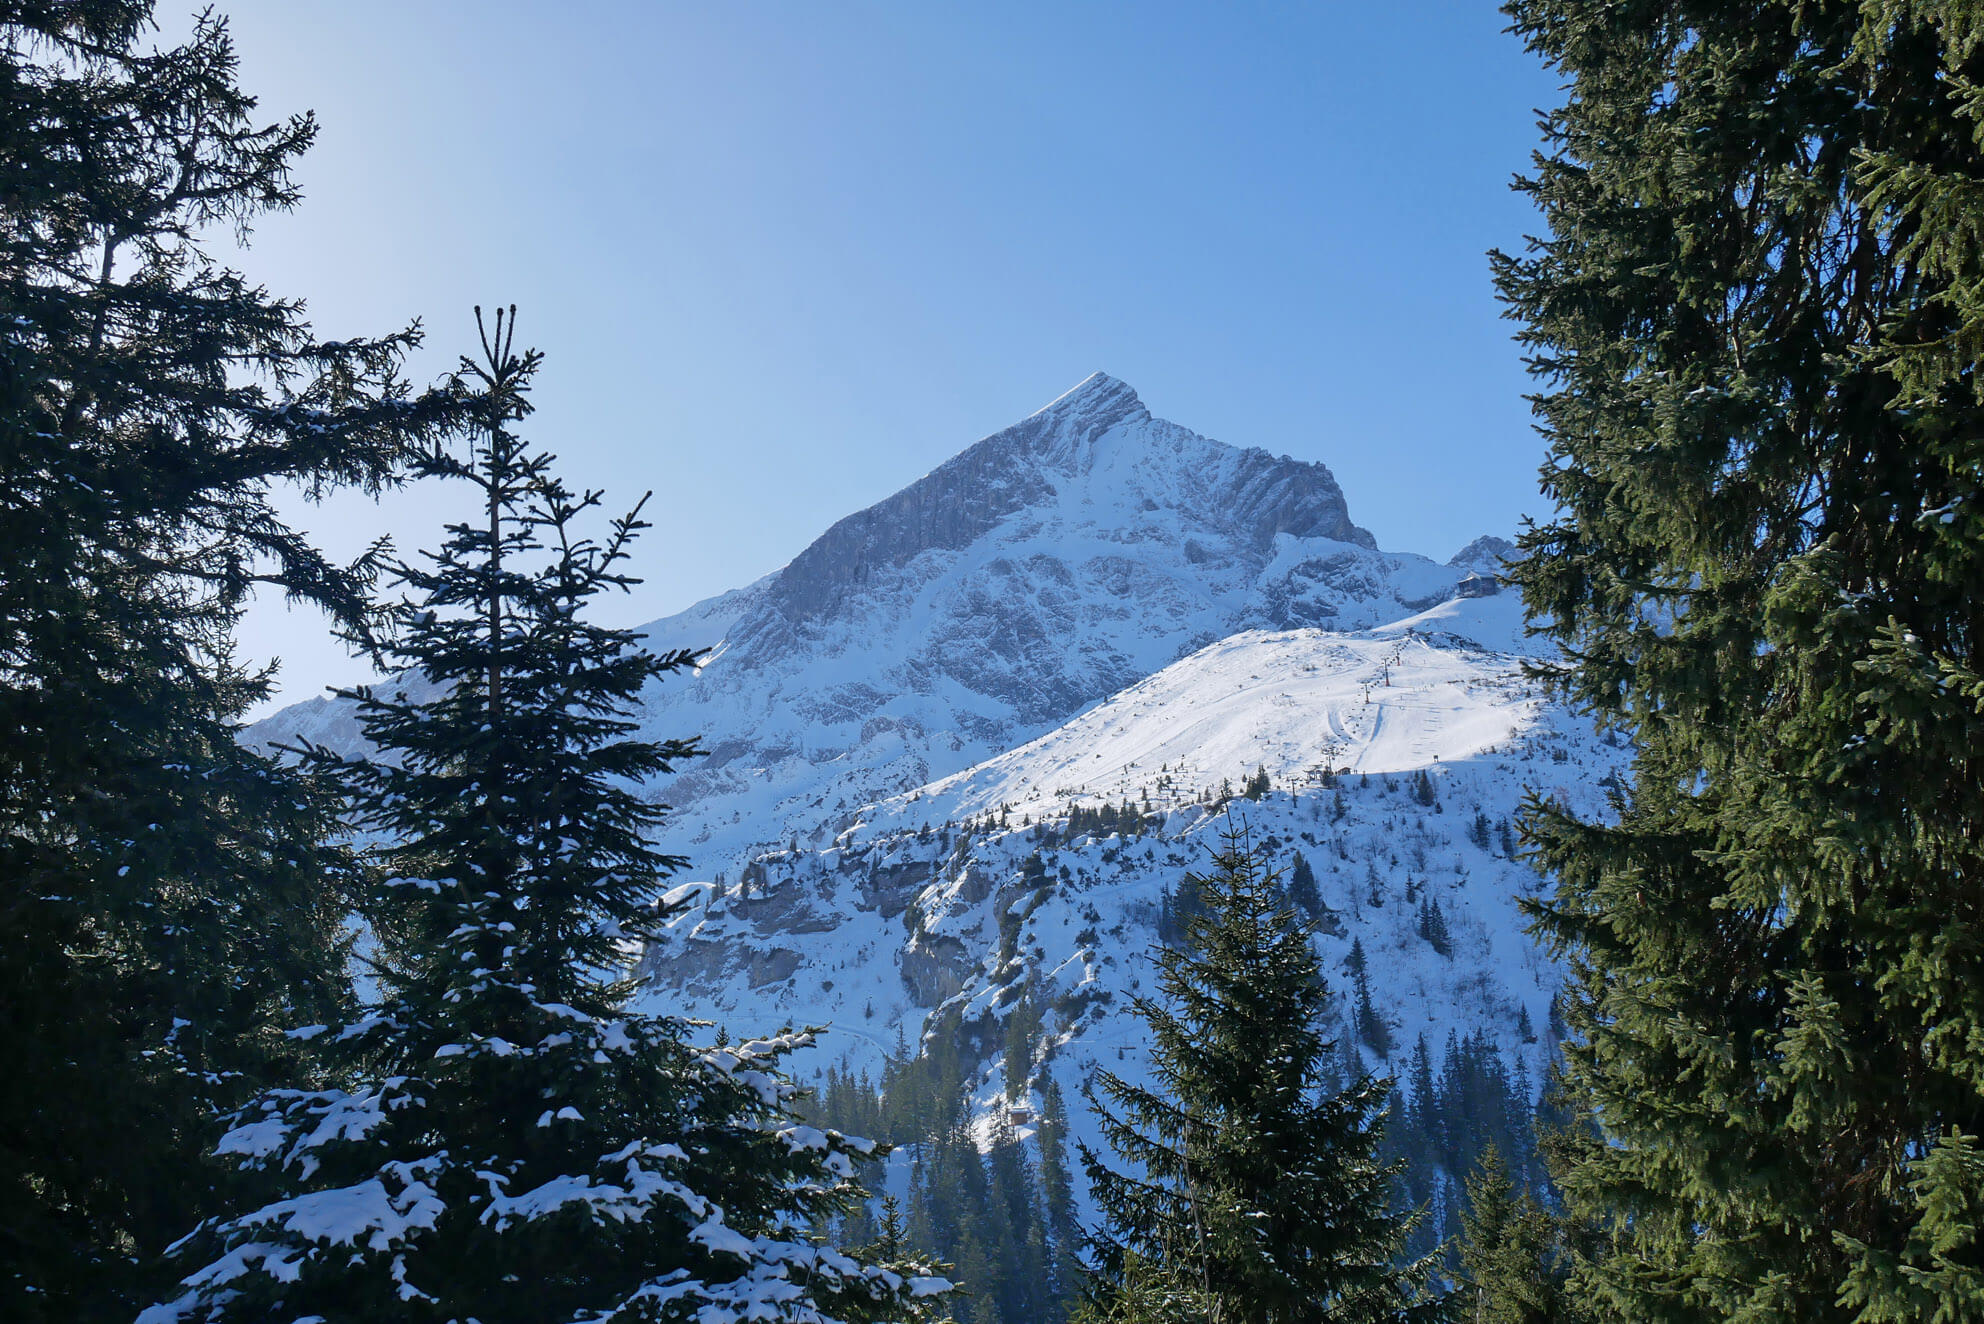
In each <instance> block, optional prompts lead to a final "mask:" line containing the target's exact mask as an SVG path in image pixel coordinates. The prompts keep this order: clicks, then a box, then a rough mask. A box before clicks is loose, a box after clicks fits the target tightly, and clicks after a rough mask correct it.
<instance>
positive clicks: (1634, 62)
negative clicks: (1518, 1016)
mask: <svg viewBox="0 0 1984 1324" xmlns="http://www.w3.org/2000/svg"><path fill="white" fill-rule="evenodd" d="M1509 12H1510V13H1511V14H1512V15H1513V17H1514V20H1515V27H1516V30H1517V31H1518V32H1519V33H1520V34H1521V35H1522V36H1523V37H1524V38H1525V39H1526V40H1527V42H1528V43H1529V45H1530V47H1531V49H1532V50H1534V51H1536V52H1538V53H1539V54H1541V55H1542V56H1543V57H1544V58H1545V59H1546V60H1548V61H1549V62H1550V63H1551V64H1552V65H1553V66H1554V67H1555V68H1556V69H1557V71H1558V72H1559V73H1560V75H1561V76H1562V78H1563V79H1564V80H1565V81H1566V82H1567V83H1568V84H1569V87H1570V96H1569V98H1568V99H1567V101H1566V103H1565V105H1564V106H1563V107H1562V108H1561V109H1559V110H1557V111H1555V112H1553V113H1551V114H1550V115H1549V116H1548V118H1547V120H1546V121H1545V132H1546V135H1547V154H1546V155H1544V156H1542V157H1540V158H1539V160H1538V162H1537V167H1536V170H1535V172H1534V174H1533V175H1532V177H1531V178H1530V179H1528V180H1527V181H1525V182H1524V183H1523V184H1522V188H1523V189H1524V190H1525V191H1526V192H1527V193H1528V194H1529V195H1530V196H1531V197H1532V198H1533V199H1534V200H1535V201H1536V202H1537V204H1538V205H1539V206H1540V207H1541V209H1542V211H1543V214H1544V217H1545V220H1546V222H1547V225H1548V233H1547V235H1546V236H1545V237H1544V238H1542V239H1541V240H1539V241H1538V242H1537V243H1536V245H1535V247H1534V248H1533V249H1532V250H1531V251H1529V252H1528V253H1526V254H1524V255H1521V256H1513V257H1512V256H1498V258H1497V259H1496V266H1497V280H1498V284H1499V286H1500V289H1501V293H1502V296H1503V298H1504V299H1505V300H1506V301H1507V303H1508V306H1509V309H1510V312H1511V315H1512V316H1513V317H1515V318H1517V319H1518V320H1520V321H1521V322H1522V323H1523V330H1522V332H1521V336H1522V338H1523V340H1524V341H1525V343H1526V345H1527V347H1528V349H1529V352H1530V354H1531V356H1532V365H1533V368H1534V370H1535V371H1536V372H1537V373H1538V374H1539V375H1540V376H1541V377H1542V378H1543V379H1544V381H1545V387H1544V390H1543V392H1542V394H1540V395H1539V396H1538V397H1537V399H1536V408H1537V411H1538V414H1539V417H1540V420H1541V427H1542V430H1543V432H1544V434H1545V436H1546V438H1547V439H1548V441H1549V444H1550V447H1551V452H1550V457H1549V460H1548V462H1547V464H1546V467H1545V468H1544V471H1543V474H1544V485H1545V488H1546V491H1547V493H1548V495H1549V497H1550V499H1551V501H1552V502H1553V503H1554V504H1555V505H1556V506H1557V507H1558V508H1559V509H1560V511H1561V512H1562V513H1561V515H1560V516H1559V517H1557V518H1555V519H1554V520H1553V521H1552V522H1550V523H1549V524H1547V525H1545V526H1543V527H1540V528H1537V529H1535V530H1532V531H1531V532H1530V533H1528V534H1527V535H1526V536H1525V537H1524V539H1523V543H1524V547H1525V548H1526V550H1527V552H1528V556H1527V557H1526V558H1525V559H1523V560H1521V561H1519V562H1517V563H1516V564H1515V566H1514V568H1513V570H1512V571H1511V573H1512V575H1513V577H1514V578H1515V580H1516V581H1517V582H1518V583H1519V584H1520V585H1521V587H1522V590H1523V593H1524V595H1525V598H1526V601H1527V604H1528V606H1529V608H1530V610H1531V612H1532V613H1533V616H1534V618H1535V619H1536V620H1538V621H1539V622H1542V623H1544V624H1543V628H1544V630H1545V632H1546V633H1547V634H1548V635H1549V636H1551V637H1553V638H1555V639H1556V640H1558V641H1559V642H1560V643H1561V644H1562V645H1563V646H1564V648H1565V649H1566V651H1567V657H1566V661H1565V663H1564V664H1563V666H1562V667H1561V668H1560V669H1558V670H1556V672H1555V679H1556V681H1557V682H1558V683H1559V684H1560V686H1561V688H1562V690H1563V692H1564V694H1565V695H1566V696H1567V697H1568V698H1569V699H1570V700H1572V701H1573V702H1575V703H1577V704H1579V705H1580V706H1583V707H1586V708H1588V709H1589V710H1591V711H1593V712H1594V713H1596V714H1597V715H1598V717H1599V718H1600V719H1601V721H1603V722H1605V723H1607V724H1608V725H1610V726H1612V727H1615V728H1619V729H1623V730H1624V731H1626V732H1627V733H1628V734H1630V735H1631V737H1632V740H1633V748H1634V765H1633V776H1632V779H1631V785H1630V786H1629V787H1627V788H1625V789H1624V790H1623V791H1621V792H1619V793H1618V794H1617V796H1616V802H1615V813H1613V814H1611V815H1608V816H1607V819H1606V820H1605V821H1602V822H1593V821H1583V820H1580V819H1578V818H1577V817H1575V816H1573V815H1571V814H1569V813H1566V812H1564V811H1563V810H1562V809H1561V808H1559V807H1557V806H1554V805H1550V804H1536V805H1533V806H1532V807H1531V809H1530V811H1529V813H1528V815H1527V818H1526V823H1525V826H1526V829H1527V831H1528V833H1529V834H1530V839H1531V841H1532V842H1533V843H1534V847H1535V854H1536V857H1537V858H1538V860H1539V862H1540V863H1541V864H1542V865H1543V867H1545V868H1546V869H1547V870H1548V871H1549V872H1550V873H1551V874H1552V875H1554V877H1555V879H1556V889H1555V893H1554V896H1553V897H1551V898H1550V899H1549V900H1548V901H1547V903H1546V904H1545V905H1544V906H1543V907H1542V908H1541V909H1540V910H1539V912H1538V921H1539V924H1540V926H1541V931H1542V932H1543V933H1544V935H1545V936H1547V937H1548V938H1549V939H1550V940H1552V941H1553V942H1555V943H1556V944H1558V945H1559V946H1560V947H1561V948H1562V949H1563V950H1564V951H1565V952H1567V953H1568V954H1569V955H1570V958H1571V960H1572V962H1573V969H1574V971H1575V985H1574V992H1573V996H1572V999H1571V1004H1570V1008H1569V1019H1570V1024H1571V1030H1572V1039H1571V1040H1570V1042H1569V1043H1568V1045H1567V1048H1566V1052H1567V1055H1568V1060H1567V1062H1566V1066H1565V1071H1566V1076H1567V1080H1568V1082H1569V1085H1570V1087H1571V1091H1572V1095H1573V1097H1574V1099H1575V1100H1576V1101H1577V1104H1578V1106H1579V1108H1580V1110H1581V1113H1582V1115H1583V1117H1584V1118H1585V1119H1586V1120H1588V1121H1589V1122H1591V1123H1592V1124H1594V1125H1596V1126H1602V1128H1603V1131H1602V1135H1593V1136H1588V1137H1587V1138H1586V1140H1585V1141H1584V1142H1583V1143H1580V1144H1577V1145H1574V1146H1571V1147H1570V1148H1569V1149H1567V1151H1566V1152H1567V1155H1568V1161H1567V1165H1566V1166H1565V1167H1564V1168H1563V1169H1562V1170H1561V1171H1560V1172H1559V1174H1558V1176H1559V1180H1560V1182H1561V1184H1562V1186H1563V1188H1564V1190H1565V1192H1566V1195H1567V1197H1568V1198H1569V1200H1570V1201H1571V1203H1572V1205H1573V1207H1574V1208H1575V1209H1577V1210H1578V1211H1580V1212H1581V1213H1582V1214H1584V1215H1585V1216H1586V1217H1588V1218H1590V1219H1592V1220H1595V1221H1596V1222H1597V1225H1598V1226H1599V1227H1600V1228H1602V1229H1606V1230H1607V1231H1608V1233H1609V1235H1607V1236H1606V1237H1605V1238H1604V1239H1603V1240H1602V1241H1601V1242H1600V1243H1599V1246H1600V1249H1598V1250H1596V1251H1594V1253H1593V1256H1592V1258H1591V1259H1590V1260H1589V1261H1588V1262H1587V1263H1585V1264H1584V1265H1582V1266H1581V1268H1580V1273H1579V1279H1580V1289H1579V1290H1581V1291H1582V1292H1584V1293H1586V1294H1588V1295H1589V1296H1590V1297H1592V1298H1593V1299H1594V1300H1595V1301H1596V1302H1597V1303H1598V1304H1600V1305H1601V1306H1602V1307H1603V1308H1604V1309H1605V1310H1606V1311H1609V1312H1611V1313H1614V1314H1617V1315H1619V1316H1622V1317H1626V1318H1633V1319H1678V1318H1688V1319H1694V1318H1732V1317H1739V1316H1740V1317H1744V1318H1783V1319H1799V1320H1810V1321H1825V1320H1836V1319H1848V1318H1853V1319H1882V1320H1898V1319H1904V1318H1926V1317H1927V1315H1926V1314H1915V1313H1912V1312H1914V1311H1915V1310H1916V1309H1917V1307H1918V1305H1922V1303H1925V1302H1927V1301H1928V1300H1930V1299H1931V1298H1934V1299H1935V1300H1936V1301H1937V1305H1936V1307H1935V1309H1936V1310H1937V1311H1939V1312H1941V1315H1942V1317H1945V1318H1951V1319H1955V1318H1972V1317H1977V1316H1979V1315H1984V1296H1980V1295H1978V1294H1977V1290H1976V1286H1975V1283H1976V1274H1977V1272H1978V1271H1979V1269H1980V1267H1984V1258H1981V1257H1980V1249H1979V1247H1978V1246H1977V1245H1976V1243H1975V1242H1974V1240H1972V1239H1971V1236H1970V1234H1969V1232H1968V1231H1967V1230H1966V1229H1967V1227H1968V1222H1967V1216H1966V1215H1964V1214H1963V1213H1962V1211H1963V1210H1965V1209H1969V1208H1975V1207H1976V1206H1977V1204H1978V1201H1979V1198H1980V1187H1979V1185H1978V1171H1977V1166H1976V1164H1975V1163H1974V1161H1972V1159H1971V1158H1970V1149H1969V1145H1970V1142H1969V1140H1968V1139H1967V1137H1970V1136H1975V1135H1978V1134H1984V1054H1980V1053H1979V1052H1978V1050H1977V1044H1978V1043H1979V1041H1980V1039H1984V916H1980V914H1979V911H1978V908H1977V897H1978V886H1979V880H1980V879H1984V845H1980V843H1984V807H1981V806H1980V801H1979V797H1978V787H1979V786H1980V785H1984V766H1981V765H1980V763H1979V751H1980V750H1984V675H1980V663H1979V657H1978V649H1979V647H1980V643H1981V641H1984V628H1980V627H1984V621H1980V617H1979V614H1978V613H1979V604H1980V602H1984V595H1980V594H1979V592H1978V586H1979V585H1980V584H1984V500H1980V483H1984V472H1981V471H1980V469H1979V466H1978V454H1979V452H1978V443H1977V438H1978V437H1979V436H1980V435H1984V389H1980V386H1981V385H1984V378H1980V376H1979V373H1978V371H1977V363H1978V353H1977V351H1978V347H1979V346H1980V344H1984V297H1980V292H1984V256H1980V255H1984V245H1981V244H1980V243H1979V238H1978V236H1979V234H1980V232H1984V190H1980V186H1979V182H1978V181H1979V180H1980V179H1984V139H1980V134H1984V118H1980V116H1979V114H1978V112H1979V110H1980V108H1984V102H1980V92H1979V79H1980V76H1981V75H1984V24H1980V23H1979V21H1978V18H1977V10H1976V6H1975V5H1974V4H1970V3H1957V2H1955V0H1941V2H1938V0H1927V2H1923V3H1918V2H1916V0H1908V2H1906V3H1904V2H1903V0H1865V2H1864V3H1845V2H1843V0H1832V2H1828V3H1816V4H1790V3H1770V4H1733V3H1691V4H1675V3H1656V2H1654V0H1629V2H1627V3H1614V2H1613V0H1603V2H1602V3H1601V0H1516V3H1513V4H1511V5H1510V7H1509ZM1930 1283H1934V1284H1935V1285H1936V1286H1935V1287H1934V1288H1933V1289H1930V1288H1929V1287H1928V1286H1927V1284H1930ZM1925 1309H1926V1307H1925Z"/></svg>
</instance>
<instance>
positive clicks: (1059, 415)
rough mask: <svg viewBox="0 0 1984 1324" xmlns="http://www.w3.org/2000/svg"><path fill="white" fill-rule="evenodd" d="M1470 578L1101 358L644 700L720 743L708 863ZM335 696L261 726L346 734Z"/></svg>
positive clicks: (667, 730) (693, 783)
mask: <svg viewBox="0 0 1984 1324" xmlns="http://www.w3.org/2000/svg"><path fill="white" fill-rule="evenodd" d="M1466 574H1467V572H1466V571H1465V570H1459V569H1454V568H1450V567H1445V566H1440V565H1438V564H1436V563H1434V562H1432V561H1431V560H1428V559H1427V558H1425V557H1420V556H1412V555H1407V554H1386V553H1382V552H1380V551H1378V549H1377V547H1376V544H1375V543H1374V541H1373V540H1372V538H1371V535H1370V534H1369V533H1367V532H1365V531H1364V530H1363V529H1360V528H1358V527H1357V526H1356V525H1355V524H1354V523H1352V522H1351V519H1350V514H1349V509H1348V505H1347V503H1346V502H1345V500H1344V495H1343V492H1342V490H1341V489H1340V488H1339V487H1338V486H1337V483H1336V479H1335V478H1334V477H1333V476H1332V475H1331V474H1330V471H1329V469H1328V468H1327V467H1325V466H1324V465H1322V464H1319V463H1311V462H1305V461H1300V460H1295V459H1291V458H1289V457H1286V456H1276V455H1272V454H1270V453H1268V452H1267V451H1265V450H1260V449H1243V448H1241V447H1237V446H1231V445H1227V444H1226V443H1224V442H1220V441H1216V440H1213V439H1212V438H1210V437H1206V436H1203V435H1201V434H1199V433H1197V432H1194V431H1192V430H1191V429H1189V428H1185V427H1181V426H1179V425H1178V424H1175V423H1170V422H1167V421H1165V420H1163V419H1160V418H1157V417H1154V416H1153V415H1152V414H1151V413H1150V411H1149V410H1148V409H1146V408H1145V407H1144V405H1143V402H1142V401H1141V400H1140V399H1139V398H1138V396H1137V393H1136V392H1135V391H1134V390H1132V389H1131V388H1130V387H1129V386H1128V385H1126V384H1125V383H1123V382H1121V381H1119V380H1118V379H1116V378H1113V377H1110V376H1108V375H1107V374H1103V373H1096V374H1094V375H1092V376H1090V377H1088V378H1086V379H1085V380H1083V381H1082V382H1081V383H1080V384H1079V385H1077V386H1076V387H1075V388H1074V389H1073V390H1071V391H1069V392H1067V393H1066V394H1064V395H1062V396H1060V397H1058V398H1057V399H1055V400H1054V401H1053V402H1052V403H1050V404H1049V405H1047V406H1046V407H1045V408H1043V409H1040V410H1038V411H1036V412H1034V413H1033V414H1030V415H1028V416H1027V417H1025V418H1023V419H1021V420H1020V421H1019V422H1017V423H1015V424H1013V425H1012V426H1011V427H1008V428H1005V429H1003V430H1001V431H999V432H996V433H994V434H992V435H991V436H989V437H985V438H983V439H981V440H979V441H977V442H975V443H973V444H972V445H970V446H968V447H966V448H965V449H963V450H962V451H960V452H959V453H958V454H956V455H955V456H953V457H952V458H951V459H950V460H948V461H946V462H945V463H943V464H941V465H939V466H938V467H937V468H936V469H934V470H932V471H931V472H930V473H928V474H926V475H924V476H923V477H922V478H920V479H918V480H916V481H915V482H913V483H911V484H910V485H909V486H907V487H905V488H903V489H902V490H901V491H898V492H896V493H895V494H894V495H892V496H889V497H886V498H884V499H883V500H881V501H878V502H876V503H875V504H874V505H872V506H870V507H868V508H867V509H865V510H861V511H857V512H855V513H854V514H852V515H849V516H847V517H845V518H843V519H841V520H839V521H837V522H836V523H834V524H833V525H832V526H831V527H830V528H828V529H827V530H826V532H825V533H823V534H821V535H820V537H819V538H817V539H815V540H814V541H813V543H812V544H811V545H810V546H808V547H807V548H805V550H803V551H802V552H800V553H799V555H798V556H796V557H794V558H793V560H792V561H791V562H790V563H789V564H788V565H786V566H785V567H784V568H783V569H781V570H778V571H776V572H774V573H772V574H770V575H767V576H765V577H764V578H763V579H761V580H759V581H757V582H756V583H754V584H751V585H748V586H746V587H744V588H741V589H738V590H735V591H733V592H731V593H727V594H724V595H722V596H721V597H719V598H714V599H711V600H710V601H708V602H705V603H700V604H697V605H696V606H694V607H691V608H689V609H688V610H687V611H684V612H681V613H679V614H677V615H675V616H672V617H669V618H667V619H665V620H661V621H656V622H654V623H653V624H651V625H650V626H648V627H647V629H646V634H647V636H648V640H649V643H650V646H652V647H656V648H673V647H695V648H701V649H705V650H708V661H707V663H706V664H705V665H704V666H703V667H702V668H701V669H699V670H698V671H697V673H696V674H695V675H693V676H687V677H676V678H673V679H671V680H668V681H666V682H664V683H661V684H659V685H657V686H656V688H655V689H654V691H653V692H652V693H651V694H650V696H648V711H647V723H646V724H647V726H648V728H649V729H650V730H651V731H652V732H653V733H654V734H655V735H658V736H675V735H685V734H700V735H701V736H702V737H703V742H704V745H705V747H706V748H707V749H708V750H709V756H708V757H707V758H704V759H700V760H697V761H696V762H695V763H694V764H693V765H691V766H690V768H689V770H687V771H686V772H685V773H684V774H683V775H681V776H679V777H677V778H676V779H675V780H674V781H672V782H671V783H670V784H669V785H668V786H667V787H666V788H665V790H664V791H661V792H660V793H662V794H665V795H666V796H667V798H668V800H669V802H670V803H671V804H673V805H675V806H676V808H677V816H676V818H675V820H674V828H673V830H672V831H671V833H670V837H671V841H672V843H673V844H675V845H677V846H679V848H681V849H683V850H685V851H687V852H689V853H691V854H692V855H694V856H695V857H696V858H697V859H698V860H699V861H700V862H702V863H703V864H704V865H705V866H706V867H709V868H710V869H711V870H712V871H715V872H722V871H725V870H726V869H730V868H736V867H741V864H742V862H744V861H747V860H749V859H751V858H753V856H754V855H755V853H756V852H758V851H760V850H762V849H763V848H764V847H766V846H767V845H768V844H772V843H778V842H785V843H787V844H789V843H790V841H791V839H792V837H793V835H794V833H795V830H796V831H797V832H798V833H799V834H800V835H803V836H807V837H812V836H813V835H814V834H816V833H824V834H827V835H828V836H829V837H830V836H831V835H832V834H833V833H835V832H837V831H839V830H840V829H841V828H843V827H845V826H846V825H847V824H848V823H850V822H851V821H853V817H854V816H855V815H857V814H858V812H859V811H860V810H861V808H862V807H863V806H864V805H868V804H872V803H875V802H877V801H880V800H883V799H885V798H887V797H890V796H893V795H897V794H900V793H902V792H905V791H908V790H911V789H912V788H915V787H918V786H922V785H924V784H925V783H928V782H930V781H932V780H935V779H937V778H941V777H944V776H946V775H948V774H950V773H953V772H958V771H960V770H962V769H965V768H968V767H971V766H973V765H975V764H977V763H980V762H982V761H984V760H986V759H988V758H991V757H993V756H995V755H997V754H1000V753H1002V752H1003V751H1006V750H1008V749H1012V748H1014V747H1015V746H1017V745H1020V744H1023V743H1025V742H1027V741H1029V740H1032V739H1034V738H1035V737H1038V736H1041V735H1043V734H1045V733H1047V732H1048V731H1051V730H1053V729H1055V728H1056V727H1059V726H1061V725H1062V724H1063V723H1065V722H1067V721H1068V720H1069V719H1070V718H1072V717H1074V716H1075V715H1077V714H1078V713H1080V712H1082V711H1083V710H1084V709H1087V708H1089V707H1091V706H1093V705H1095V704H1098V703H1100V702H1102V701H1103V700H1105V699H1108V698H1109V697H1110V696H1111V695H1114V694H1117V693H1119V692H1121V691H1123V690H1124V689H1126V688H1127V687H1129V686H1132V685H1134V684H1136V683H1137V682H1138V681H1140V680H1142V679H1143V678H1145V677H1147V676H1150V675H1152V674H1154V673H1155V672H1157V671H1159V670H1161V669H1163V668H1165V667H1167V666H1169V665H1170V664H1171V663H1173V662H1175V661H1177V660H1178V659H1180V658H1182V657H1184V656H1186V655H1187V654H1189V653H1192V652H1193V651H1195V650H1198V649H1201V648H1204V647H1205V646H1206V645H1208V644H1211V643H1213V642H1214V641H1216V640H1219V639H1223V638H1226V637H1227V636H1229V635H1232V634H1234V633H1235V632H1236V631H1242V630H1267V631H1287V630H1297V629H1302V628H1305V627H1306V628H1320V629H1327V630H1337V631H1342V630H1359V629H1367V628H1370V627H1374V626H1379V625H1383V624H1385V623H1387V622H1392V621H1398V620H1401V619H1404V618H1406V617H1409V616H1411V615H1413V614H1414V613H1416V612H1421V611H1424V610H1426V609H1427V608H1430V607H1433V606H1435V605H1437V604H1439V603H1441V602H1444V601H1446V600H1448V599H1450V598H1452V597H1454V596H1455V594H1456V592H1457V591H1458V588H1459V585H1460V583H1461V581H1462V580H1463V579H1464V578H1465V576H1466ZM349 726H350V722H349V717H348V714H347V713H345V711H344V707H343V706H342V705H337V704H331V705H325V706H322V707H321V709H320V710H290V711H289V712H287V713H284V714H278V715H277V717H276V718H274V719H272V720H271V721H270V722H269V723H267V724H265V727H264V729H263V730H262V731H259V732H257V733H256V734H257V735H258V736H261V737H263V738H265V739H266V738H277V739H281V738H289V737H294V736H295V735H298V734H307V735H311V736H312V737H313V738H326V737H328V738H330V739H333V740H344V741H349V740H351V739H353V738H355V734H356V733H355V732H354V731H351V730H349V729H348V728H349Z"/></svg>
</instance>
